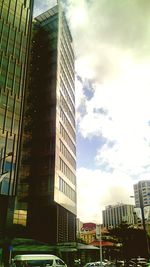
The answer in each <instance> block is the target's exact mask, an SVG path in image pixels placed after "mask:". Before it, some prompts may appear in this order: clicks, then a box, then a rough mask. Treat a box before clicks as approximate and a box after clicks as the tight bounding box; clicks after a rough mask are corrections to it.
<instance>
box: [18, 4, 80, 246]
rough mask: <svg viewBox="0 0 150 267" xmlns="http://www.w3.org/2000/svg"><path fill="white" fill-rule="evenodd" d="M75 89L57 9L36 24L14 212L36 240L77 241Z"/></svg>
mask: <svg viewBox="0 0 150 267" xmlns="http://www.w3.org/2000/svg"><path fill="white" fill-rule="evenodd" d="M74 90H75V88H74V52H73V47H72V38H71V34H70V31H69V28H68V25H67V22H66V18H65V15H64V13H63V10H62V8H61V6H60V5H56V6H54V7H53V8H51V9H50V10H48V11H46V12H45V13H43V14H41V15H40V16H38V17H36V18H35V20H34V23H33V31H32V47H31V53H30V67H29V71H28V86H27V94H26V101H25V112H24V122H23V142H22V149H21V151H22V154H21V166H20V172H19V184H18V191H17V202H16V210H15V214H14V222H15V223H21V224H23V223H24V224H25V225H26V227H27V229H28V231H29V234H30V236H31V237H32V238H36V239H39V240H41V241H46V242H50V243H51V244H52V243H55V244H56V243H61V242H74V241H75V238H76V135H75V92H74ZM26 214H27V217H26ZM25 220H26V221H25Z"/></svg>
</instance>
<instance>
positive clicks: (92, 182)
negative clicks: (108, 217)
mask: <svg viewBox="0 0 150 267" xmlns="http://www.w3.org/2000/svg"><path fill="white" fill-rule="evenodd" d="M77 177H78V187H77V188H78V192H77V194H78V216H79V218H80V219H81V221H83V222H86V221H91V220H92V221H95V222H97V223H99V222H100V221H101V220H102V210H103V209H104V208H105V206H107V205H110V204H112V205H113V204H116V203H117V202H122V203H130V204H131V203H133V200H131V199H130V196H131V195H133V181H132V179H131V177H130V176H128V175H126V174H124V173H122V172H119V171H114V172H112V173H106V172H103V171H102V170H90V169H86V168H80V169H78V171H77Z"/></svg>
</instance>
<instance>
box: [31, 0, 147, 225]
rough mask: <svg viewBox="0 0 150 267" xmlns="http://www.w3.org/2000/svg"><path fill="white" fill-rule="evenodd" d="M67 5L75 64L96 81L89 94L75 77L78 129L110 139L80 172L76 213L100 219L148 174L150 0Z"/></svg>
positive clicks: (75, 0)
mask: <svg viewBox="0 0 150 267" xmlns="http://www.w3.org/2000/svg"><path fill="white" fill-rule="evenodd" d="M50 2H51V1H50V0H47V1H45V2H44V6H43V9H45V10H46V9H47V8H49V4H50ZM36 3H38V4H39V9H40V11H41V8H40V3H41V2H40V1H39V0H36ZM67 7H68V9H67V10H68V13H67V17H68V19H69V24H70V27H71V29H72V30H71V31H72V35H73V38H74V46H75V54H76V71H77V73H78V74H79V75H80V76H81V77H82V79H83V80H84V79H86V78H89V79H92V80H93V86H94V90H93V92H92V93H93V97H92V98H90V99H88V98H87V96H86V95H85V91H84V90H83V88H82V83H81V82H80V81H78V80H77V81H76V107H77V119H78V130H79V132H80V134H81V135H82V136H83V137H84V138H91V140H92V138H93V139H94V137H95V136H99V138H100V137H101V136H103V137H104V138H106V140H107V142H106V143H105V144H104V146H103V147H101V149H99V148H98V147H97V151H95V160H96V164H97V165H96V166H93V168H95V170H89V169H88V168H87V169H85V168H81V169H79V170H78V171H77V183H78V216H79V217H81V219H83V220H85V221H88V220H94V219H95V220H96V221H98V219H99V216H100V215H99V213H100V211H101V209H102V208H104V206H105V205H107V204H112V203H114V204H116V202H120V201H122V202H128V199H129V196H130V194H133V193H132V190H133V178H134V179H136V180H140V179H150V175H149V172H150V167H149V162H150V127H149V120H150V108H149V101H150V100H149V99H150V75H149V70H150V53H149V43H150V27H149V25H150V16H149V9H150V1H148V0H145V1H143V0H132V1H131V0H124V1H116V0H111V1H110V0H102V1H94V0H90V1H87V0H68V1H67ZM43 9H42V11H44V10H43ZM38 12H39V10H38ZM83 110H84V112H83ZM102 111H105V112H104V113H103V112H102ZM112 144H114V145H112ZM85 156H86V155H85ZM108 167H110V168H113V171H112V172H110V173H108ZM96 168H97V169H96ZM135 177H136V178H135ZM136 180H134V181H136ZM130 201H131V200H130Z"/></svg>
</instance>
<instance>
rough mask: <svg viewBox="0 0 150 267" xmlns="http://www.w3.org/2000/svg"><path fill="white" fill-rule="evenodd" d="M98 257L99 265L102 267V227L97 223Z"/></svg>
mask: <svg viewBox="0 0 150 267" xmlns="http://www.w3.org/2000/svg"><path fill="white" fill-rule="evenodd" d="M99 257H100V266H101V267H103V251H102V229H101V224H99Z"/></svg>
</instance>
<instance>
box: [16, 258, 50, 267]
mask: <svg viewBox="0 0 150 267" xmlns="http://www.w3.org/2000/svg"><path fill="white" fill-rule="evenodd" d="M15 265H16V267H32V266H33V267H49V266H52V265H53V260H27V261H15Z"/></svg>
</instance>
